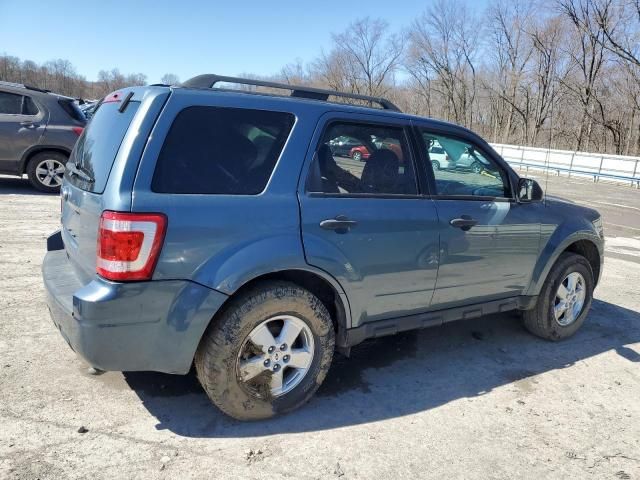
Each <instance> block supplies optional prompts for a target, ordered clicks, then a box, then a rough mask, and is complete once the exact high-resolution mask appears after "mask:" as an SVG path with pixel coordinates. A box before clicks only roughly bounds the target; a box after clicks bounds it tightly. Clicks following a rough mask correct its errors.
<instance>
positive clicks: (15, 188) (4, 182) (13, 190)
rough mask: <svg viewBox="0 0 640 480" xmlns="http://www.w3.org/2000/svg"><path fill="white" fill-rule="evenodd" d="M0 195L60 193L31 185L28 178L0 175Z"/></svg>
mask: <svg viewBox="0 0 640 480" xmlns="http://www.w3.org/2000/svg"><path fill="white" fill-rule="evenodd" d="M0 195H58V194H57V193H44V192H41V191H39V190H36V189H35V188H33V187H32V186H31V184H30V183H29V180H27V178H26V177H25V178H20V177H5V176H0Z"/></svg>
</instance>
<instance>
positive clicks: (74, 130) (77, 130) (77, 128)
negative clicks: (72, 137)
mask: <svg viewBox="0 0 640 480" xmlns="http://www.w3.org/2000/svg"><path fill="white" fill-rule="evenodd" d="M71 130H73V133H75V134H76V135H78V136H80V135H82V131H83V130H84V128H83V127H71Z"/></svg>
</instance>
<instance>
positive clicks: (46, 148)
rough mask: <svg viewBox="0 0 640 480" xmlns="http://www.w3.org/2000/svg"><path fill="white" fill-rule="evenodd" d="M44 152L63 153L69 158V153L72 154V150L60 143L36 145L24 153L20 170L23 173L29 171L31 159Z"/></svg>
mask: <svg viewBox="0 0 640 480" xmlns="http://www.w3.org/2000/svg"><path fill="white" fill-rule="evenodd" d="M43 152H56V153H61V154H62V155H65V156H66V157H67V159H68V158H69V155H71V150H69V149H67V148H65V147H61V146H59V145H34V146H33V147H31V148H30V149H29V150H27V151H26V152H25V153H24V154H23V155H22V159H21V160H20V168H19V171H18V172H19V173H20V174H21V175H23V174H25V173H27V165H29V161H30V160H31V159H32V158H33V157H34V156H36V155H37V154H39V153H43Z"/></svg>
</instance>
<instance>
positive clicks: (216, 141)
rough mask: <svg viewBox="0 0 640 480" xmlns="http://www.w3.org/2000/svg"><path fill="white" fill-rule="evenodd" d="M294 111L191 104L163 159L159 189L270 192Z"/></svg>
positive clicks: (155, 179) (167, 141) (158, 172)
mask: <svg viewBox="0 0 640 480" xmlns="http://www.w3.org/2000/svg"><path fill="white" fill-rule="evenodd" d="M293 123H294V116H293V115H292V114H290V113H283V112H268V111H263V110H248V109H236V108H219V107H188V108H186V109H184V110H182V111H181V112H180V113H179V114H178V115H177V117H176V119H175V120H174V122H173V125H172V126H171V129H170V130H169V133H168V135H167V138H166V139H165V142H164V145H163V146H162V150H161V152H160V155H159V157H158V161H157V164H156V170H155V172H154V175H153V181H152V184H151V188H152V190H153V191H154V192H158V193H200V194H231V195H256V194H258V193H260V192H262V191H263V190H264V188H265V187H266V185H267V182H268V181H269V178H270V177H271V173H272V172H273V169H274V167H275V164H276V162H277V161H278V158H279V157H280V153H281V152H282V149H283V148H284V144H285V142H286V141H287V138H288V136H289V132H290V131H291V128H292V127H293Z"/></svg>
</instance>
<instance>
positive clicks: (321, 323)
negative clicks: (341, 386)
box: [195, 282, 335, 420]
mask: <svg viewBox="0 0 640 480" xmlns="http://www.w3.org/2000/svg"><path fill="white" fill-rule="evenodd" d="M334 341H335V340H334V330H333V324H332V321H331V318H330V316H329V312H328V311H327V309H326V307H325V306H324V304H323V303H322V302H321V301H320V300H319V299H318V298H317V297H316V296H315V295H313V294H312V293H310V292H309V291H307V290H305V289H303V288H300V287H298V286H297V285H295V284H292V283H288V282H269V283H265V284H262V285H261V286H259V287H257V288H255V289H253V290H251V291H249V292H247V293H245V294H243V295H241V296H240V297H238V298H237V299H234V300H232V302H231V304H230V305H229V306H228V307H227V308H226V309H225V310H224V312H223V313H222V315H221V316H220V318H218V319H216V320H215V321H214V322H213V323H212V325H211V326H210V327H209V329H208V330H207V332H206V334H205V336H204V337H203V339H202V341H201V343H200V346H199V347H198V351H197V353H196V358H195V365H196V371H197V373H198V378H199V380H200V383H201V384H202V386H203V388H204V390H205V391H206V392H207V395H208V396H209V398H210V399H211V400H212V401H213V403H214V404H215V405H216V406H218V408H220V410H222V411H223V412H224V413H226V414H227V415H230V416H231V417H234V418H237V419H239V420H258V419H262V418H268V417H272V416H274V415H277V414H280V413H285V412H288V411H290V410H293V409H295V408H297V407H299V406H300V405H302V404H303V403H305V402H306V401H307V400H309V398H311V396H312V395H313V394H314V393H315V391H316V390H317V389H318V387H319V386H320V384H321V383H322V381H323V380H324V377H325V376H326V374H327V371H328V370H329V366H330V365H331V359H332V357H333V349H334Z"/></svg>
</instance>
